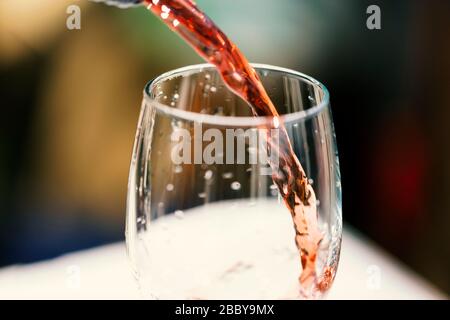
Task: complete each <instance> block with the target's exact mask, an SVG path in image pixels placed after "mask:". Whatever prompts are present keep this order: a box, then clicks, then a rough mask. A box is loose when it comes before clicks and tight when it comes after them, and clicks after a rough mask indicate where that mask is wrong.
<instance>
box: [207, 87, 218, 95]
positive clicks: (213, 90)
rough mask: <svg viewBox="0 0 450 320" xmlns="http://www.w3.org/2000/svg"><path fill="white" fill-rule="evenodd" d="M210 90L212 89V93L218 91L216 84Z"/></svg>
mask: <svg viewBox="0 0 450 320" xmlns="http://www.w3.org/2000/svg"><path fill="white" fill-rule="evenodd" d="M209 91H211V92H212V93H214V92H217V88H216V87H214V86H212V87H211V88H210V89H209Z"/></svg>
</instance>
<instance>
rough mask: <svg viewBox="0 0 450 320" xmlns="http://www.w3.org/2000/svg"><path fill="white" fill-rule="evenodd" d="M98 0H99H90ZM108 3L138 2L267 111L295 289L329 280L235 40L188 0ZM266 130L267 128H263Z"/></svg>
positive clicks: (301, 197) (295, 182)
mask: <svg viewBox="0 0 450 320" xmlns="http://www.w3.org/2000/svg"><path fill="white" fill-rule="evenodd" d="M94 1H99V0H94ZM99 2H102V1H101V0H100V1H99ZM104 2H106V3H108V4H114V5H118V6H120V7H127V6H130V5H135V4H142V5H144V6H146V7H147V9H149V10H150V11H152V12H153V13H154V14H155V15H156V16H158V17H159V18H160V19H161V20H162V21H163V22H164V23H165V24H166V25H167V26H168V27H169V28H170V29H172V30H173V31H175V32H176V33H177V34H179V35H180V36H181V37H182V38H183V39H184V40H185V41H186V42H187V43H189V44H190V45H191V46H192V47H193V48H194V50H195V51H196V52H197V53H198V54H199V55H200V56H201V57H203V58H204V59H205V60H206V61H208V62H210V63H211V64H213V65H214V66H215V67H216V68H217V69H218V70H219V72H220V75H221V77H222V79H223V81H224V82H225V84H226V85H227V86H228V87H229V89H230V90H232V91H233V92H234V93H235V94H236V95H238V96H240V97H241V98H242V99H244V100H245V101H247V102H248V104H249V105H250V107H251V111H252V113H253V115H254V116H271V117H272V121H271V123H270V127H271V128H272V129H279V141H274V140H272V138H271V135H270V134H268V135H267V146H268V149H269V150H270V152H271V153H272V154H273V153H275V155H276V156H277V157H276V158H278V159H279V161H278V162H277V163H273V162H270V161H269V165H270V166H271V169H272V179H273V181H274V183H275V184H276V185H277V187H278V190H279V192H280V194H281V196H282V197H283V200H284V203H285V205H286V207H287V208H288V209H289V211H290V213H291V216H292V220H293V224H294V229H295V243H296V246H297V248H298V250H299V254H300V258H301V259H300V260H301V265H302V272H301V274H300V277H299V282H300V287H301V294H302V295H304V296H305V297H311V296H312V295H314V292H315V291H319V292H324V291H326V290H327V289H328V287H329V286H330V284H331V282H332V280H333V278H334V274H335V270H332V269H329V268H328V269H326V270H324V272H323V274H322V275H321V276H320V277H318V275H317V274H316V258H317V252H318V249H319V245H320V242H321V240H322V238H323V234H322V232H321V231H320V229H319V225H318V214H317V207H316V196H315V193H314V190H313V188H312V186H311V184H310V183H309V182H308V178H307V176H306V174H305V171H304V170H303V168H302V166H301V164H300V162H299V160H298V158H297V157H296V155H295V153H294V151H293V149H292V146H291V144H290V141H289V137H288V134H287V132H286V130H285V127H284V125H283V123H282V118H280V116H279V114H278V111H277V110H276V108H275V106H274V105H273V103H272V101H271V100H270V98H269V96H268V94H267V93H266V91H265V89H264V87H263V85H262V83H261V81H260V79H259V76H258V74H257V73H256V71H255V70H254V69H253V67H252V66H251V65H250V64H249V62H248V61H247V59H246V58H245V56H244V55H243V54H242V53H241V52H240V50H239V49H238V48H237V46H236V45H235V44H234V43H233V42H232V41H231V40H230V39H228V37H227V36H226V35H225V34H224V33H223V32H222V31H221V30H220V29H219V28H218V27H217V26H216V25H215V24H214V22H213V21H212V20H211V19H210V18H209V17H208V16H207V15H206V14H204V13H203V12H202V11H201V10H200V9H199V8H197V6H196V5H195V3H194V2H193V1H191V0H105V1H104ZM268 132H270V130H269V131H268Z"/></svg>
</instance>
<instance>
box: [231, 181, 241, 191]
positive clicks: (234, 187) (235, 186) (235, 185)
mask: <svg viewBox="0 0 450 320" xmlns="http://www.w3.org/2000/svg"><path fill="white" fill-rule="evenodd" d="M231 189H232V190H234V191H237V190H239V189H241V184H240V183H239V182H238V181H234V182H232V183H231Z"/></svg>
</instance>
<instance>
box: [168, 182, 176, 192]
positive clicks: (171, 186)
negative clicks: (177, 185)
mask: <svg viewBox="0 0 450 320" xmlns="http://www.w3.org/2000/svg"><path fill="white" fill-rule="evenodd" d="M173 189H174V186H173V184H171V183H169V184H168V185H167V186H166V190H167V191H172V190H173Z"/></svg>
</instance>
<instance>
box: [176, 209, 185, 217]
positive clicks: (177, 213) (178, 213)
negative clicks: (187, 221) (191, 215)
mask: <svg viewBox="0 0 450 320" xmlns="http://www.w3.org/2000/svg"><path fill="white" fill-rule="evenodd" d="M175 217H177V218H178V219H183V218H184V212H183V211H182V210H177V211H175Z"/></svg>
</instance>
